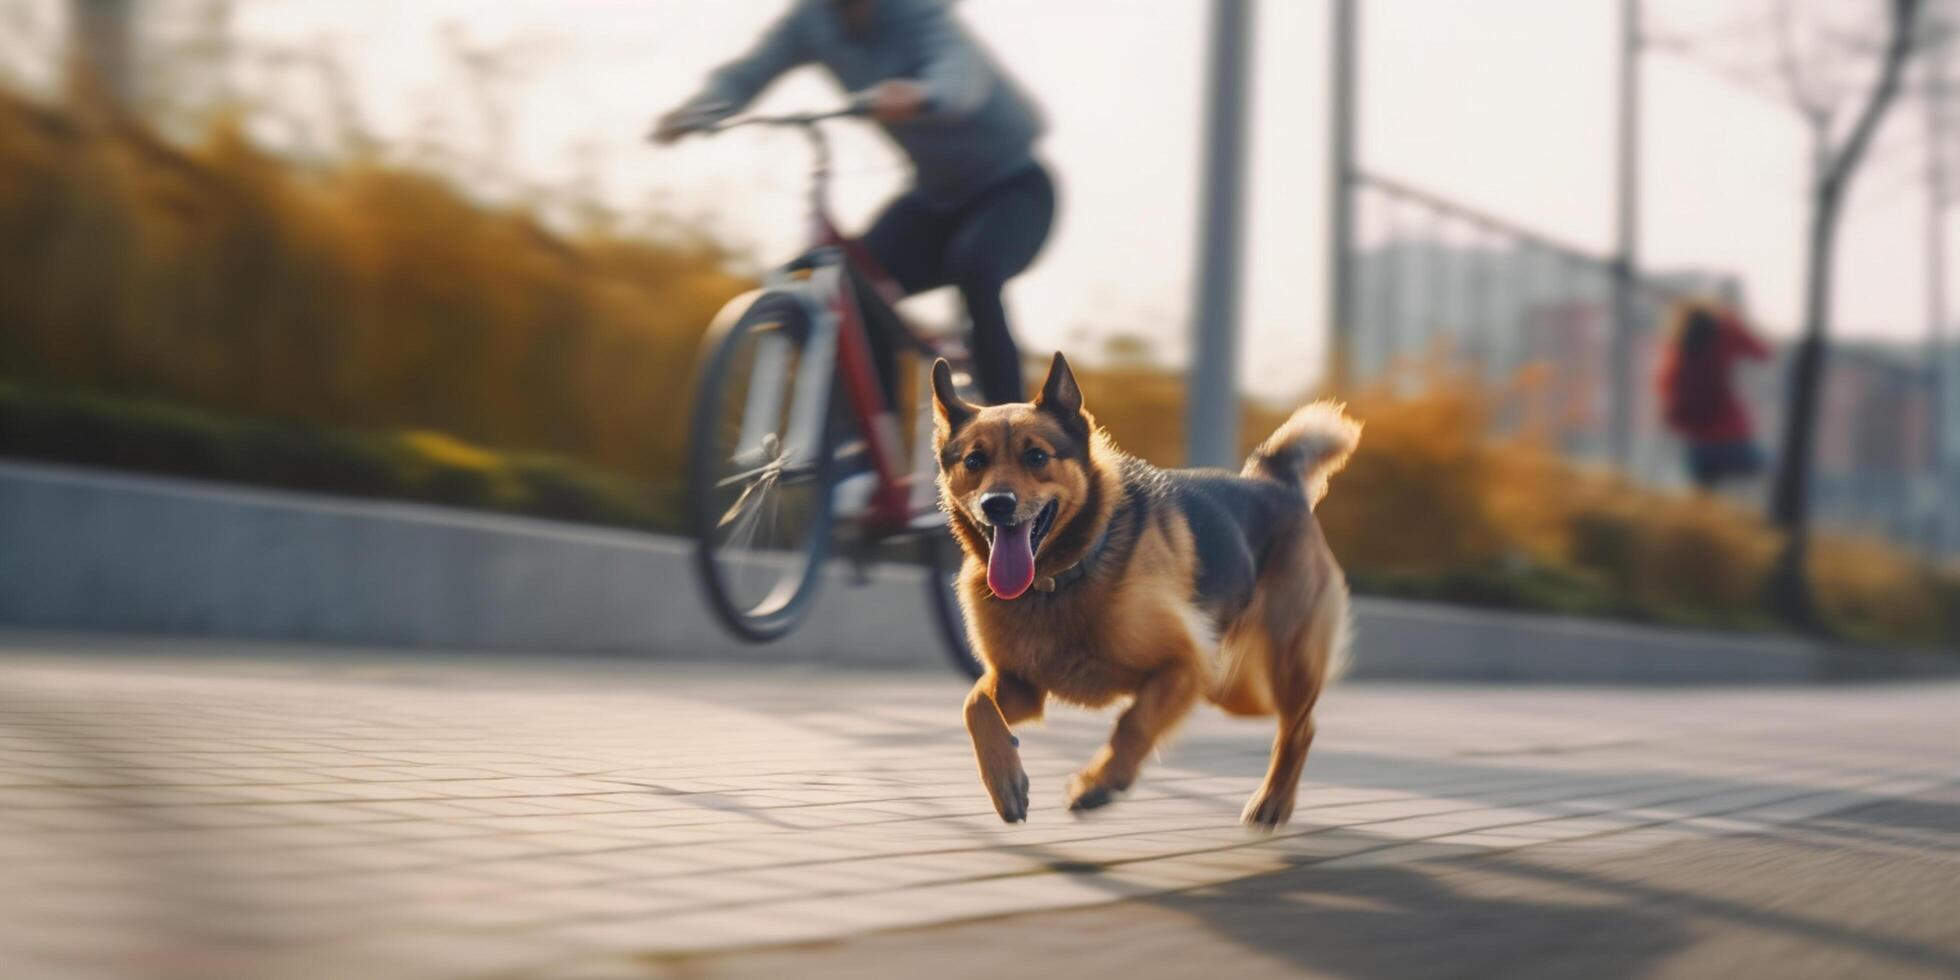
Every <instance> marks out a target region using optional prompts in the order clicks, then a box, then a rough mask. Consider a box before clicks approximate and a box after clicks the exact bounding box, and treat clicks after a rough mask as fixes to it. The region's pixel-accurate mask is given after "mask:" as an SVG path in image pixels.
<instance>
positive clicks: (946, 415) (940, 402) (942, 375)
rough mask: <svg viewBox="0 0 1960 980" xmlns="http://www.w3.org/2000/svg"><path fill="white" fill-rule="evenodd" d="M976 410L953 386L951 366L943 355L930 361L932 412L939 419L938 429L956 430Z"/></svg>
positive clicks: (950, 431) (969, 418) (948, 431)
mask: <svg viewBox="0 0 1960 980" xmlns="http://www.w3.org/2000/svg"><path fill="white" fill-rule="evenodd" d="M978 411H979V409H978V408H976V407H974V406H973V405H972V404H971V403H969V402H968V401H967V400H966V399H964V398H961V397H960V393H959V390H958V389H956V388H954V387H953V366H952V365H951V364H948V363H946V359H945V358H943V357H942V358H940V359H938V360H936V361H934V362H932V414H933V417H934V418H936V419H938V420H939V427H940V429H941V430H943V431H945V432H947V433H952V432H956V431H958V430H959V427H960V426H962V425H965V424H966V423H967V422H969V421H971V420H972V418H973V415H974V413H976V412H978Z"/></svg>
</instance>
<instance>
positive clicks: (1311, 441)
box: [1243, 399, 1361, 507]
mask: <svg viewBox="0 0 1960 980" xmlns="http://www.w3.org/2000/svg"><path fill="white" fill-rule="evenodd" d="M1360 444H1361V423H1360V422H1357V421H1355V420H1354V419H1351V418H1349V417H1348V414H1347V406H1346V405H1343V404H1342V403H1340V402H1337V401H1334V400H1332V399H1323V400H1321V401H1317V402H1314V403H1313V404H1311V405H1308V406H1306V407H1305V408H1302V409H1300V410H1299V411H1297V412H1294V413H1293V416H1292V417H1291V418H1289V419H1287V420H1286V421H1285V422H1284V423H1282V424H1281V425H1280V427H1279V428H1278V429H1277V430H1275V431H1274V432H1273V434H1272V435H1270V436H1268V437H1266V441H1265V442H1262V443H1260V444H1259V448H1258V449H1255V450H1253V451H1252V455H1251V457H1249V458H1247V459H1246V461H1245V470H1244V471H1243V472H1244V474H1245V475H1246V476H1251V477H1264V478H1266V479H1269V480H1278V481H1279V482H1281V483H1285V484H1288V485H1291V486H1296V487H1299V488H1300V492H1301V493H1302V494H1304V495H1306V498H1307V505H1308V506H1309V507H1311V506H1314V505H1316V504H1318V503H1320V498H1322V497H1325V496H1327V478H1328V477H1331V476H1333V475H1334V474H1336V473H1339V472H1340V471H1341V467H1343V466H1346V465H1347V461H1348V457H1349V456H1351V455H1353V454H1354V449H1355V447H1356V446H1359V445H1360Z"/></svg>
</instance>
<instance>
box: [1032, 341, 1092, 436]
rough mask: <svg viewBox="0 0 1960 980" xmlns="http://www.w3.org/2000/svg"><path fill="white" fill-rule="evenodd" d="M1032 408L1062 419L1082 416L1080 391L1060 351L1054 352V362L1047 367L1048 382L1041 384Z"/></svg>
mask: <svg viewBox="0 0 1960 980" xmlns="http://www.w3.org/2000/svg"><path fill="white" fill-rule="evenodd" d="M1034 407H1036V408H1039V409H1042V410H1043V411H1048V412H1053V413H1055V414H1056V415H1059V416H1061V417H1062V418H1064V419H1073V418H1075V417H1076V416H1078V415H1081V414H1082V389H1081V387H1079V386H1078V385H1076V383H1075V372H1074V371H1072V370H1070V369H1069V366H1068V358H1066V357H1063V356H1062V352H1061V351H1056V352H1055V360H1054V362H1053V363H1051V364H1049V365H1048V380H1046V381H1043V382H1042V383H1041V394H1039V395H1036V396H1035V398H1034Z"/></svg>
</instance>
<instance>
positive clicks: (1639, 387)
mask: <svg viewBox="0 0 1960 980" xmlns="http://www.w3.org/2000/svg"><path fill="white" fill-rule="evenodd" d="M1350 187H1351V190H1350V193H1351V194H1352V195H1353V199H1352V207H1353V214H1354V228H1353V236H1352V239H1351V240H1352V243H1353V245H1352V248H1353V252H1352V254H1351V255H1350V256H1349V257H1348V261H1347V262H1346V263H1345V268H1346V269H1347V270H1348V275H1350V276H1351V277H1352V278H1351V280H1350V281H1349V283H1348V289H1349V299H1348V301H1347V302H1348V305H1349V309H1350V321H1349V323H1348V324H1347V337H1348V350H1347V363H1346V365H1345V369H1346V371H1347V372H1348V374H1349V377H1350V379H1351V380H1352V381H1353V382H1357V383H1360V384H1368V383H1371V382H1384V381H1385V382H1388V383H1391V384H1394V385H1397V386H1403V387H1407V386H1412V385H1416V384H1419V383H1420V380H1421V377H1422V371H1421V370H1420V368H1421V367H1422V366H1423V365H1424V364H1427V363H1433V362H1434V361H1435V360H1436V359H1439V358H1440V359H1442V360H1443V361H1444V362H1445V363H1447V364H1449V365H1450V366H1452V367H1453V368H1456V369H1458V370H1461V371H1467V372H1469V373H1471V374H1473V375H1475V376H1477V377H1479V378H1481V379H1482V380H1483V381H1485V382H1487V383H1491V384H1501V383H1504V382H1507V381H1509V380H1510V379H1512V378H1515V377H1517V376H1518V375H1519V374H1520V373H1521V372H1524V371H1526V370H1527V369H1537V374H1538V376H1539V380H1538V383H1539V385H1540V386H1541V387H1540V388H1539V389H1537V390H1536V391H1535V393H1534V395H1535V397H1534V405H1536V406H1537V407H1538V409H1539V410H1538V411H1536V412H1534V413H1533V414H1532V418H1531V421H1532V423H1533V425H1534V427H1535V428H1536V429H1538V430H1539V431H1541V432H1543V433H1544V434H1545V435H1546V436H1547V437H1548V438H1550V439H1551V440H1552V441H1553V442H1554V444H1555V445H1556V446H1557V447H1558V448H1559V450H1560V451H1561V452H1563V453H1565V454H1566V455H1568V456H1570V457H1572V458H1574V459H1578V460H1582V461H1587V462H1592V463H1600V464H1604V463H1608V462H1616V461H1623V462H1624V466H1625V468H1626V470H1627V471H1628V472H1629V475H1630V476H1632V477H1633V478H1634V479H1636V480H1638V481H1640V482H1642V483H1646V484H1649V485H1654V486H1661V487H1679V486H1682V485H1683V484H1684V483H1685V482H1686V476H1685V472H1684V467H1683V465H1682V462H1681V457H1682V451H1681V445H1680V443H1679V441H1678V440H1677V439H1676V438H1675V437H1674V436H1673V435H1672V434H1671V433H1669V432H1668V431H1667V429H1666V427H1665V425H1664V424H1663V421H1662V408H1661V405H1660V396H1659V390H1658V387H1657V373H1658V370H1659V366H1660V358H1661V354H1662V352H1663V350H1664V344H1665V343H1666V340H1667V323H1668V319H1669V317H1670V315H1671V312H1672V308H1673V307H1674V305H1675V304H1676V303H1678V302H1680V301H1682V300H1686V299H1692V298H1710V297H1715V298H1720V299H1723V300H1724V301H1726V302H1729V303H1733V304H1738V305H1739V304H1741V302H1742V300H1743V296H1742V288H1741V284H1740V282H1739V280H1737V279H1736V278H1735V277H1734V276H1732V275H1728V274H1724V273H1720V272H1679V273H1668V274H1642V275H1637V276H1636V277H1635V280H1634V295H1633V317H1632V324H1631V326H1632V330H1631V335H1630V336H1629V337H1628V338H1627V341H1628V342H1627V346H1626V351H1625V354H1624V356H1616V351H1615V345H1614V335H1613V331H1614V307H1613V302H1614V293H1613V285H1614V277H1615V274H1616V272H1617V267H1616V265H1615V263H1614V261H1613V259H1612V257H1610V256H1608V255H1606V254H1603V253H1601V252H1597V251H1594V250H1591V249H1588V248H1586V247H1584V246H1581V245H1577V244H1574V243H1572V242H1569V241H1564V240H1561V239H1559V238H1558V237H1556V236H1552V235H1547V234H1544V233H1542V232H1539V231H1537V230H1535V229H1532V228H1528V227H1525V226H1523V225H1521V224H1519V223H1517V222H1513V221H1510V220H1507V219H1505V218H1502V217H1499V216H1496V215H1493V214H1490V213H1489V212H1486V211H1483V210H1480V209H1478V208H1475V207H1472V206H1469V205H1465V204H1462V203H1460V202H1457V201H1453V200H1450V199H1448V198H1445V197H1443V196H1441V195H1438V194H1435V193H1433V192H1430V191H1426V190H1424V189H1422V188H1419V187H1415V186H1412V185H1410V184H1408V183H1406V182H1403V181H1399V180H1395V179H1392V178H1388V177H1384V176H1381V175H1378V174H1372V173H1366V172H1356V173H1355V174H1354V175H1353V177H1352V181H1351V184H1350ZM1785 368H1786V364H1785V360H1784V357H1783V355H1782V351H1781V350H1779V351H1778V355H1777V357H1776V358H1775V360H1774V361H1773V363H1772V364H1770V365H1766V366H1762V367H1754V368H1745V369H1744V370H1742V371H1741V372H1740V373H1739V376H1738V384H1739V387H1740V389H1741V392H1742V394H1743V397H1744V399H1745V401H1746V402H1747V403H1748V407H1749V409H1750V410H1751V414H1752V415H1753V417H1754V422H1755V426H1756V431H1757V434H1758V438H1759V439H1761V440H1762V441H1763V444H1764V445H1765V448H1766V449H1767V450H1768V451H1769V452H1770V454H1771V455H1772V456H1773V455H1774V454H1775V451H1776V447H1775V446H1774V445H1773V444H1772V443H1773V440H1774V437H1775V435H1776V433H1778V432H1780V431H1781V428H1780V420H1781V414H1782V404H1783V399H1782V394H1783V391H1784V379H1785V377H1786V376H1787V370H1786V369H1785ZM1829 372H1830V373H1829V375H1828V376H1827V395H1826V401H1825V405H1824V409H1825V424H1824V428H1823V430H1822V431H1820V433H1819V446H1818V449H1819V452H1818V459H1817V465H1816V473H1815V490H1814V493H1815V507H1816V512H1817V516H1818V518H1819V520H1820V521H1821V522H1823V523H1825V524H1834V525H1838V526H1841V527H1849V528H1855V529H1858V530H1863V531H1868V532H1875V533H1880V534H1883V535H1886V536H1888V537H1891V538H1893V539H1894V540H1897V541H1899V542H1901V543H1903V544H1908V545H1912V546H1922V545H1925V544H1927V543H1928V542H1930V541H1931V540H1933V533H1932V532H1933V529H1934V528H1936V527H1937V526H1938V524H1939V522H1940V519H1941V518H1942V517H1944V518H1945V519H1946V521H1947V522H1948V523H1949V524H1950V525H1956V526H1960V500H1956V499H1955V496H1956V495H1955V494H1953V493H1941V492H1939V488H1938V487H1937V485H1936V483H1935V481H1934V480H1933V479H1932V477H1931V475H1930V474H1931V472H1932V467H1931V465H1930V460H1929V459H1927V458H1926V453H1927V451H1928V447H1929V446H1930V442H1931V438H1930V430H1929V427H1930V426H1932V425H1934V421H1935V419H1936V418H1937V414H1936V413H1937V408H1936V406H1937V403H1938V399H1937V384H1936V379H1935V377H1934V374H1933V372H1932V370H1931V369H1930V368H1929V367H1928V366H1927V365H1925V363H1924V357H1923V352H1915V351H1913V350H1911V349H1907V348H1896V349H1892V348H1886V347H1884V346H1882V345H1870V344H1846V343H1839V344H1836V345H1834V346H1833V349H1832V354H1831V361H1830V367H1829ZM1616 395H1617V396H1623V397H1625V398H1627V399H1629V400H1630V402H1631V403H1630V404H1628V405H1625V406H1621V405H1616V404H1614V403H1613V400H1614V398H1615V397H1616ZM1621 412H1624V413H1625V414H1624V416H1620V415H1619V414H1618V413H1621ZM1616 417H1624V418H1626V419H1627V420H1628V427H1629V431H1628V433H1627V440H1628V445H1627V446H1626V447H1625V452H1624V455H1623V459H1616V457H1618V456H1620V454H1617V453H1615V451H1614V450H1615V446H1614V432H1613V424H1614V419H1615V418H1616ZM1519 421H1520V420H1519V419H1516V418H1513V419H1510V420H1509V422H1510V423H1511V424H1517V423H1518V422H1519ZM1942 509H1944V511H1945V513H1944V514H1942V513H1941V512H1942Z"/></svg>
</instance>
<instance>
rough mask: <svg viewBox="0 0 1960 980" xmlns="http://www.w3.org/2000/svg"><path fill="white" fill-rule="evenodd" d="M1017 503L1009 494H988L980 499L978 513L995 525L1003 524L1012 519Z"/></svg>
mask: <svg viewBox="0 0 1960 980" xmlns="http://www.w3.org/2000/svg"><path fill="white" fill-rule="evenodd" d="M1017 503H1018V502H1017V501H1016V500H1015V499H1014V495H1013V494H1011V493H990V494H988V495H986V496H984V497H981V498H980V512H981V513H983V514H985V515H987V520H990V521H993V522H994V523H995V524H1004V523H1006V522H1008V521H1011V520H1013V519H1014V508H1015V505H1016V504H1017Z"/></svg>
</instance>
